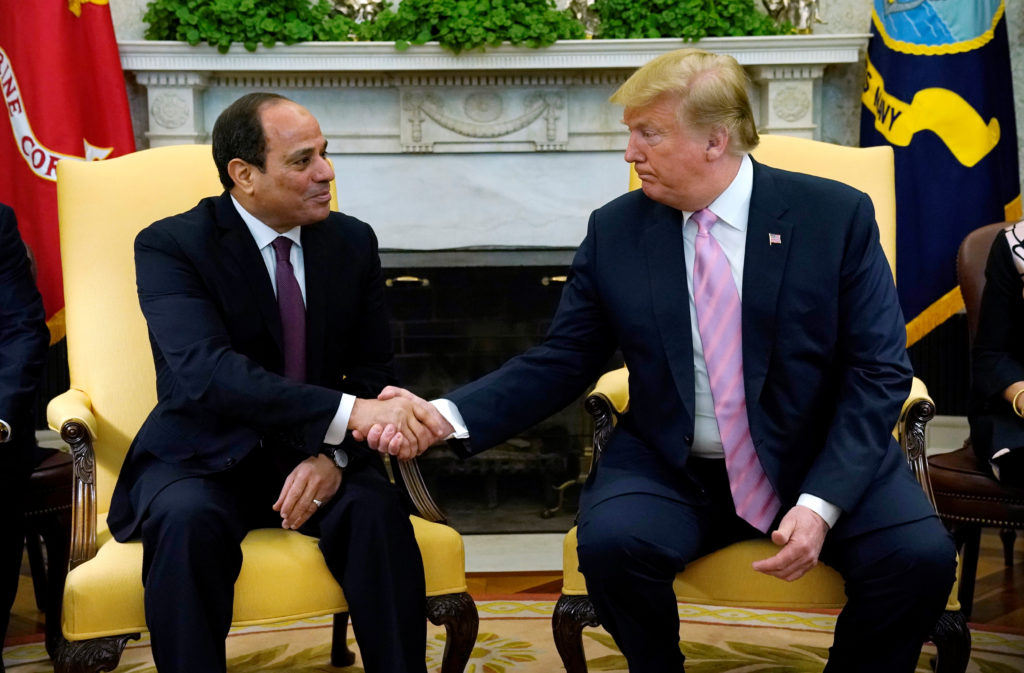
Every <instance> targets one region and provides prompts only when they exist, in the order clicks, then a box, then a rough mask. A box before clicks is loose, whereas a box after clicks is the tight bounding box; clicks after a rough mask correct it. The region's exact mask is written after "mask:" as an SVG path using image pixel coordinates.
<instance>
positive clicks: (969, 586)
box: [957, 525, 981, 619]
mask: <svg viewBox="0 0 1024 673" xmlns="http://www.w3.org/2000/svg"><path fill="white" fill-rule="evenodd" d="M963 536H964V537H963V540H964V542H963V545H964V547H963V555H962V556H961V557H960V590H959V592H958V593H957V598H958V599H959V600H960V609H961V610H962V611H963V613H964V617H966V618H967V619H970V618H971V612H972V610H973V608H974V576H975V575H976V574H977V572H978V553H979V547H980V545H981V526H975V525H970V526H967V525H965V526H964V529H963Z"/></svg>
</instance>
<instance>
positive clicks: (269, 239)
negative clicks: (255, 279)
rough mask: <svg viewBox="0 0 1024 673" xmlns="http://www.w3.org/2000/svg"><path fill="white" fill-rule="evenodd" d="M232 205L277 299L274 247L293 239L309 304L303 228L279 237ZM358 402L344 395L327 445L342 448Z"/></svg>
mask: <svg viewBox="0 0 1024 673" xmlns="http://www.w3.org/2000/svg"><path fill="white" fill-rule="evenodd" d="M231 202H232V203H233V204H235V210H237V211H238V214H239V215H240V216H241V217H242V221H243V222H245V226H246V227H248V228H249V233H250V234H252V238H253V240H254V241H256V247H258V248H259V249H260V254H261V255H263V263H264V264H266V265H267V273H269V274H270V284H271V286H272V287H273V288H274V296H275V297H276V296H277V255H276V254H275V253H274V248H273V246H272V245H271V244H272V243H273V242H274V239H276V238H277V237H278V236H284V237H285V238H289V239H291V241H292V247H291V252H290V253H289V255H288V261H290V262H291V263H292V270H293V271H294V272H295V280H297V281H298V283H299V290H301V291H302V301H303V302H305V301H306V262H305V258H304V257H303V255H302V232H301V227H292V228H291V229H289V230H288V231H286V232H284V233H283V234H282V233H278V232H277V231H276V230H274V229H271V228H270V227H268V226H267V225H266V224H264V223H263V222H260V220H259V219H257V218H256V216H255V215H253V214H252V213H250V212H249V211H248V210H246V209H245V208H243V207H242V204H240V203H239V202H238V201H237V200H235V197H234V196H231ZM355 402H356V398H355V396H354V395H349V394H348V393H342V395H341V404H339V405H338V411H337V412H335V414H334V418H333V419H332V420H331V424H330V425H329V426H328V427H327V435H326V436H325V437H324V443H325V444H341V442H342V440H343V439H345V431H346V430H347V429H348V419H349V416H351V415H352V406H353V405H354V404H355Z"/></svg>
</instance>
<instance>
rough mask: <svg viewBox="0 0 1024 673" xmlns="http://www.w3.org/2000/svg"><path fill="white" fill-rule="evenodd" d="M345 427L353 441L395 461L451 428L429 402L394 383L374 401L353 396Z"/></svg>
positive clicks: (424, 447) (423, 448)
mask: <svg viewBox="0 0 1024 673" xmlns="http://www.w3.org/2000/svg"><path fill="white" fill-rule="evenodd" d="M348 427H349V429H350V430H351V431H352V436H353V437H355V439H356V440H357V441H364V440H365V441H366V443H367V444H368V445H369V446H370V448H371V449H374V450H376V451H379V452H381V453H386V454H390V455H392V456H395V457H397V458H398V459H399V460H409V459H411V458H415V457H416V456H418V455H420V454H421V453H423V452H424V451H426V450H427V448H428V447H430V446H432V445H433V444H436V443H437V442H440V441H441V440H443V439H445V438H446V437H448V436H449V435H451V434H452V433H453V432H454V431H455V429H454V428H453V427H452V425H451V423H449V422H448V421H447V420H446V419H445V417H444V416H442V415H441V412H439V411H438V410H437V408H436V407H434V405H433V404H431V403H430V402H427V401H426V400H424V399H423V398H421V397H417V396H416V395H413V394H412V393H410V392H409V391H408V390H405V389H404V388H397V387H395V386H388V387H387V388H385V389H384V390H382V391H381V393H380V395H378V396H377V399H375V400H364V399H357V400H356V402H355V404H354V405H353V406H352V414H351V415H350V416H349V421H348Z"/></svg>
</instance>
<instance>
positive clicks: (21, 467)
mask: <svg viewBox="0 0 1024 673" xmlns="http://www.w3.org/2000/svg"><path fill="white" fill-rule="evenodd" d="M49 343H50V333H49V332H48V331H47V329H46V315H45V313H44V312H43V300H42V298H41V297H40V296H39V290H37V289H36V283H35V279H34V278H33V276H32V268H31V266H30V264H29V257H28V251H27V250H26V248H25V244H24V243H22V241H21V236H20V235H19V234H18V221H17V220H16V219H15V217H14V211H13V210H12V209H11V208H10V207H9V206H6V205H4V204H2V203H0V516H2V517H3V521H4V523H3V532H2V533H0V638H3V636H4V634H6V633H7V624H8V621H9V620H10V612H11V606H12V605H13V604H14V597H15V595H16V594H17V593H18V575H19V574H20V569H21V555H22V550H23V548H24V542H25V527H24V519H23V516H22V513H23V511H24V500H25V488H26V485H27V483H28V478H29V475H30V474H31V473H32V465H33V461H34V459H35V447H36V434H35V401H36V392H37V389H38V387H39V381H40V379H41V378H42V375H43V363H44V361H45V359H46V347H47V346H48V345H49ZM3 670H4V664H3V660H2V659H0V672H2V671H3Z"/></svg>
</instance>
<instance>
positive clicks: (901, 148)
mask: <svg viewBox="0 0 1024 673" xmlns="http://www.w3.org/2000/svg"><path fill="white" fill-rule="evenodd" d="M1004 13H1005V7H1004V3H1003V1H1002V0H874V11H873V13H872V17H871V19H872V27H871V41H870V43H869V46H868V58H867V72H866V75H865V81H864V88H863V92H862V96H861V102H862V103H863V107H862V113H861V127H860V142H861V145H862V146H869V145H883V144H888V145H892V147H893V151H894V152H895V155H896V289H897V291H898V292H899V295H900V303H901V304H902V307H903V314H904V316H905V317H906V318H907V342H908V345H909V344H913V343H914V342H916V341H917V340H919V339H920V338H921V337H923V336H924V335H925V334H927V333H928V332H930V331H931V330H932V329H934V328H935V327H937V326H938V325H939V324H941V323H942V322H943V321H945V320H946V319H947V318H949V317H950V316H952V315H953V314H954V313H956V312H957V311H959V310H960V309H961V308H962V307H963V300H962V298H961V296H960V290H959V288H958V286H957V279H956V252H957V248H958V247H959V245H960V242H961V241H962V240H963V238H964V236H966V235H967V233H968V232H970V231H971V230H972V229H976V228H978V227H980V226H982V225H986V224H991V223H993V222H1001V221H1003V220H1018V219H1020V217H1021V198H1020V177H1019V173H1018V166H1017V129H1016V123H1015V120H1014V109H1013V89H1012V78H1011V74H1010V52H1009V46H1008V43H1007V36H1006V17H1005V16H1004Z"/></svg>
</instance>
